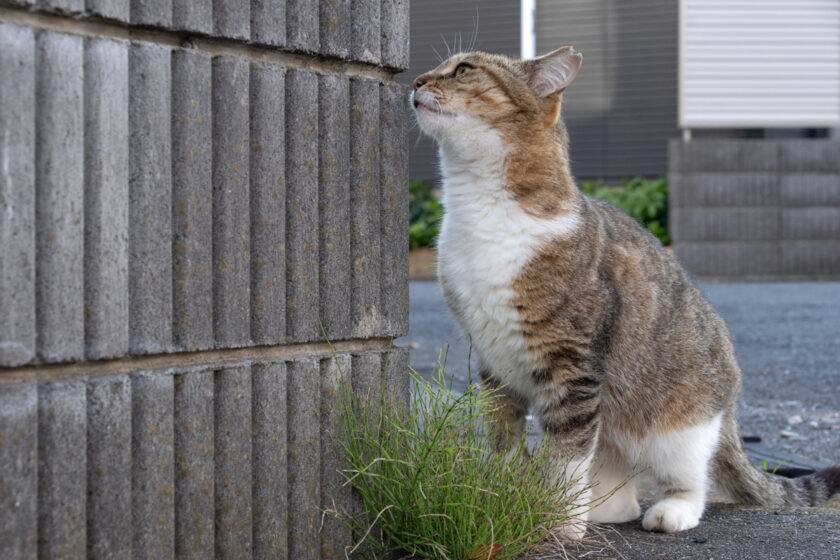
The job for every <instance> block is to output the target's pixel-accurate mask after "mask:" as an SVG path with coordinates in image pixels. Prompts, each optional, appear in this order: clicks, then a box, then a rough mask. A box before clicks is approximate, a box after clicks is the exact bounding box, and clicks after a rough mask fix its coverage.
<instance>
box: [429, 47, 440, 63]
mask: <svg viewBox="0 0 840 560" xmlns="http://www.w3.org/2000/svg"><path fill="white" fill-rule="evenodd" d="M430 46H431V47H432V50H433V51H435V56H437V59H438V62H440V63H443V57H442V56H440V53H439V52H438V50H437V49H436V48H435V46H434V45H430Z"/></svg>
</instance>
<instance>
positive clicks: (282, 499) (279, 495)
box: [251, 363, 289, 560]
mask: <svg viewBox="0 0 840 560" xmlns="http://www.w3.org/2000/svg"><path fill="white" fill-rule="evenodd" d="M251 372H252V377H251V382H252V387H253V392H252V399H253V400H252V410H253V418H252V426H253V445H254V478H253V480H254V484H253V492H254V494H253V515H254V528H253V535H254V558H255V559H257V560H262V559H265V560H271V559H274V558H288V557H289V555H288V554H289V551H288V518H289V513H288V505H289V504H288V499H289V493H288V492H289V488H288V484H287V481H286V472H287V471H286V468H287V453H288V450H287V429H286V426H287V423H286V422H287V417H288V410H287V408H286V402H287V401H286V377H287V375H286V364H285V363H273V364H271V363H267V364H254V365H253V366H252V367H251Z"/></svg>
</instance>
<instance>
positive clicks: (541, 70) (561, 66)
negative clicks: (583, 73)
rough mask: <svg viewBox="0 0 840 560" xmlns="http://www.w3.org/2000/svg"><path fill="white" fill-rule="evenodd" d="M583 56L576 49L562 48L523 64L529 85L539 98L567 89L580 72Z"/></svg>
mask: <svg viewBox="0 0 840 560" xmlns="http://www.w3.org/2000/svg"><path fill="white" fill-rule="evenodd" d="M582 61H583V56H582V55H581V54H580V53H579V52H577V51H576V50H575V49H574V47H560V48H559V49H557V50H556V51H553V52H550V53H548V54H547V55H545V56H541V57H539V58H534V59H532V60H526V61H524V62H523V65H524V67H525V71H526V72H527V74H528V85H529V86H531V89H532V90H533V91H534V93H536V94H537V97H546V96H548V95H552V94H554V93H558V92H561V91H563V90H564V89H566V88H567V87H568V86H569V84H571V83H572V80H574V79H575V76H577V73H578V70H580V64H581V62H582Z"/></svg>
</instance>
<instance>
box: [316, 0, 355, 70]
mask: <svg viewBox="0 0 840 560" xmlns="http://www.w3.org/2000/svg"><path fill="white" fill-rule="evenodd" d="M351 4H352V0H324V1H322V2H321V3H320V15H319V21H320V25H321V29H320V41H321V54H324V55H329V56H337V57H339V58H348V57H349V56H350V44H351V38H350V27H351V20H352V17H351V13H352V9H351V8H352V6H351Z"/></svg>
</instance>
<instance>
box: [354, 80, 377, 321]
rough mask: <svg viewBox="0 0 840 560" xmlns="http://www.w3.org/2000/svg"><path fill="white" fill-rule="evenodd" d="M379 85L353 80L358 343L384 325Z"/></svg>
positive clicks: (355, 288)
mask: <svg viewBox="0 0 840 560" xmlns="http://www.w3.org/2000/svg"><path fill="white" fill-rule="evenodd" d="M379 131H380V126H379V83H378V82H376V81H374V80H368V79H364V78H352V79H351V80H350V166H351V167H350V169H351V171H350V207H351V216H350V242H351V259H352V280H351V294H352V321H353V334H354V336H357V337H367V336H372V335H374V334H376V333H377V330H378V329H379V327H380V323H381V301H380V299H381V298H380V282H379V276H380V272H381V269H382V263H381V260H380V256H381V255H380V247H381V246H380V231H381V224H380V203H381V196H380V184H379V171H380V170H379Z"/></svg>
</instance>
